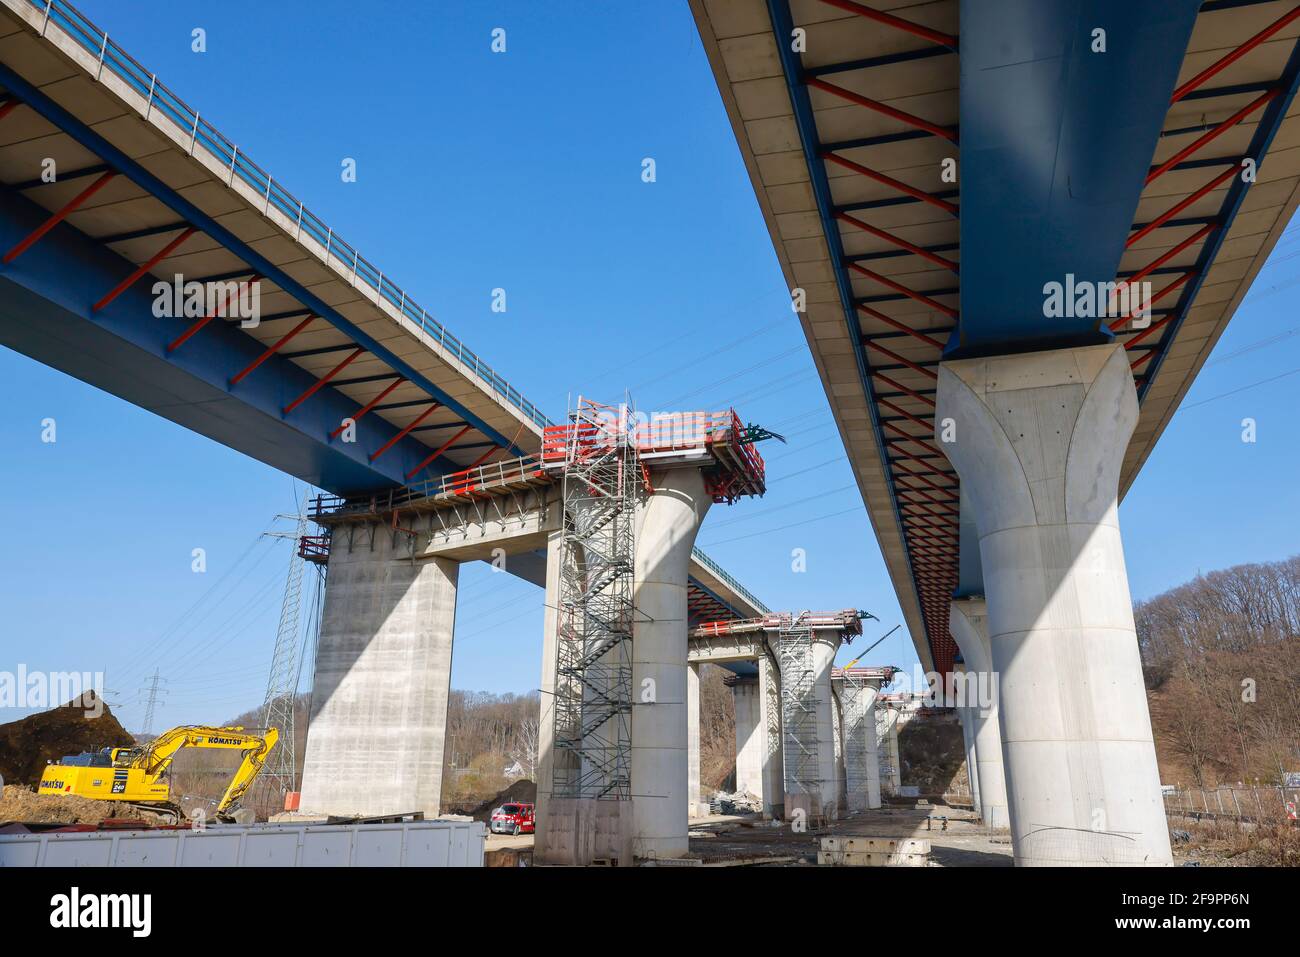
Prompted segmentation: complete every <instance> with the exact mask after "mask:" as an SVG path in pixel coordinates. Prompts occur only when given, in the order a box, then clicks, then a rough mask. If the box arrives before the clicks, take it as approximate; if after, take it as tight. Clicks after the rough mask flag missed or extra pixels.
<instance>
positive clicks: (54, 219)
mask: <svg viewBox="0 0 1300 957" xmlns="http://www.w3.org/2000/svg"><path fill="white" fill-rule="evenodd" d="M116 175H117V172H116V171H115V170H109V171H108V172H107V173H104V174H102V175H101V176H100V177H99V179H97V180H95V181H94V182H93V183H91V184H90V185H89V186H87V187H86V188H85V189H83V190H82V191H81V192H80V193H78V194H77V195H76V196H74V197H72V199H71V200H70V201H69V202H68V204H67V205H66V206H64V207H63V208H62V209H60V210H59V211H58V212H57V213H55V214H54V215H53V216H51V217H50V218H49V219H47V220H46V221H45V222H43V223H41V224H40V225H39V226H37V227H36V228H35V229H34V230H32V232H31V233H30V234H28V236H27V238H26V239H24V240H22V241H21V242H19V243H18V245H16V246H15V247H14V248H13V249H11V250H9V252H7V253H5V255H4V262H6V263H11V262H13V261H14V260H15V259H17V258H18V257H19V256H21V255H22V254H23V253H25V252H27V250H28V249H30V248H31V247H32V246H34V245H35V244H36V242H37V240H39V239H40V238H41V237H42V236H44V235H45V234H46V233H48V232H49V231H50V230H51V229H53V228H54V227H55V226H57V225H59V223H61V222H63V220H64V219H66V218H67V216H68V214H69V213H72V212H75V211H76V209H77V207H78V206H80V205H81V204H82V203H84V202H85V201H86V200H88V199H90V197H92V196H94V195H95V194H96V193H98V192H99V191H100V190H101V189H103V188H104V187H105V186H107V185H108V184H109V182H110V181H111V180H112V179H113V177H114V176H116Z"/></svg>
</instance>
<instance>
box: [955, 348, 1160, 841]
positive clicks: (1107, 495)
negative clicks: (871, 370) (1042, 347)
mask: <svg viewBox="0 0 1300 957" xmlns="http://www.w3.org/2000/svg"><path fill="white" fill-rule="evenodd" d="M1137 415H1138V405H1137V396H1136V392H1135V390H1134V386H1133V377H1132V373H1131V371H1130V369H1129V364H1128V360H1127V359H1126V358H1125V354H1124V349H1123V348H1122V347H1121V346H1119V345H1102V346H1087V347H1080V348H1074V349H1061V350H1053V351H1047V352H1034V353H1026V354H1021V355H1013V356H999V357H994V358H985V359H961V360H955V361H950V362H945V363H943V364H942V365H941V366H940V368H939V381H938V402H937V408H936V412H935V426H936V429H935V431H936V438H937V439H938V440H939V441H941V442H943V447H944V451H945V452H946V453H947V455H948V458H949V459H950V460H951V461H952V463H953V465H954V467H955V468H956V470H957V473H958V475H959V476H960V480H961V484H962V490H963V492H965V493H966V494H968V495H969V496H970V501H971V504H972V510H973V512H974V519H975V524H976V528H977V531H978V536H979V553H980V560H981V564H982V566H983V585H984V595H985V599H986V601H987V609H988V635H989V644H990V652H991V669H992V671H993V672H996V673H997V675H998V686H999V714H998V718H999V721H1000V724H1001V732H1002V754H1003V767H1004V773H1005V779H1006V790H1007V801H1008V813H1009V819H1010V826H1011V834H1012V846H1013V850H1014V854H1015V859H1016V863H1017V864H1020V865H1165V864H1169V863H1170V862H1171V860H1172V855H1171V853H1170V846H1169V834H1168V830H1167V825H1166V821H1165V813H1164V807H1163V804H1162V800H1161V795H1160V782H1159V773H1158V769H1157V766H1156V755H1155V746H1154V744H1153V742H1152V736H1151V720H1150V715H1149V714H1148V711H1147V700H1146V692H1145V688H1144V685H1143V680H1142V667H1141V661H1140V659H1139V655H1138V646H1137V637H1136V629H1135V627H1134V624H1133V608H1132V602H1131V599H1130V596H1129V588H1128V578H1127V574H1126V571H1125V567H1124V550H1123V544H1122V541H1121V539H1120V530H1119V514H1118V480H1119V471H1120V465H1121V462H1122V460H1123V457H1124V452H1125V449H1126V448H1127V445H1128V440H1129V437H1130V435H1131V434H1132V432H1133V429H1134V426H1135V425H1136V422H1137ZM945 432H946V433H947V435H946V437H945ZM981 783H982V782H981Z"/></svg>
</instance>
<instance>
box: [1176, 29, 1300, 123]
mask: <svg viewBox="0 0 1300 957" xmlns="http://www.w3.org/2000/svg"><path fill="white" fill-rule="evenodd" d="M1297 17H1300V6H1297V7H1294V8H1293V9H1292V10H1291V12H1290V13H1284V14H1282V16H1280V17H1278V18H1277V19H1276V20H1274V21H1273V22H1272V23H1271V24H1269V25H1268V26H1266V27H1265V28H1264V29H1263V30H1260V31H1259V33H1256V34H1255V35H1254V36H1253V37H1251V38H1250V39H1249V40H1247V41H1246V42H1245V43H1243V44H1242V45H1241V46H1239V47H1237V49H1235V50H1233V51H1232V52H1231V53H1228V54H1225V55H1224V56H1221V57H1219V59H1218V60H1216V61H1215V62H1214V63H1211V64H1210V65H1209V66H1207V67H1206V68H1205V69H1204V70H1202V71H1201V72H1200V73H1198V74H1196V76H1194V77H1192V78H1191V79H1190V80H1188V81H1187V82H1186V83H1184V84H1183V85H1182V86H1180V87H1179V88H1178V89H1176V90H1174V95H1173V96H1172V97H1170V99H1169V105H1170V106H1173V105H1174V104H1175V103H1177V102H1178V101H1179V100H1181V99H1182V98H1183V97H1185V96H1186V95H1187V94H1188V93H1191V92H1192V91H1193V90H1194V89H1196V88H1197V87H1198V86H1200V85H1201V84H1202V83H1204V82H1205V81H1206V80H1208V79H1209V78H1210V77H1212V76H1216V75H1217V74H1219V73H1222V72H1223V71H1224V69H1226V68H1227V67H1229V66H1231V65H1232V64H1233V63H1235V62H1236V61H1237V60H1239V59H1241V58H1242V57H1243V56H1245V55H1246V54H1247V53H1249V52H1250V51H1251V50H1253V49H1255V47H1257V46H1259V45H1260V44H1261V43H1263V42H1264V41H1265V40H1267V39H1268V38H1269V37H1271V36H1272V35H1273V34H1275V33H1277V32H1278V31H1279V30H1281V29H1283V28H1285V27H1286V26H1287V24H1289V23H1290V22H1291V21H1292V20H1294V19H1296V18H1297Z"/></svg>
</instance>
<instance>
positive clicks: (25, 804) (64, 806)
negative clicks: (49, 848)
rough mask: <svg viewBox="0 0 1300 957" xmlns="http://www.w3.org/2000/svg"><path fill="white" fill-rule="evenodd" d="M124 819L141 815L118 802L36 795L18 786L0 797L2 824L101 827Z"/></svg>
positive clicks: (0, 819)
mask: <svg viewBox="0 0 1300 957" xmlns="http://www.w3.org/2000/svg"><path fill="white" fill-rule="evenodd" d="M123 816H127V817H131V816H134V817H139V814H137V813H134V812H132V811H131V810H130V809H128V808H125V807H123V805H121V804H120V803H117V802H115V801H92V800H90V799H89V798H83V797H77V796H76V795H74V794H37V793H36V792H35V791H33V790H32V789H31V788H25V787H22V786H21V785H17V784H6V785H5V789H4V795H3V796H2V797H0V822H8V821H22V822H24V823H27V824H98V823H99V822H100V821H102V820H104V819H105V818H110V817H123Z"/></svg>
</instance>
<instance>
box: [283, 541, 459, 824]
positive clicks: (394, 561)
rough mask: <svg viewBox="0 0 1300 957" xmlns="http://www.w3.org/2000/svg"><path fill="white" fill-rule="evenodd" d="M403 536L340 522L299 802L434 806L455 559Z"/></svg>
mask: <svg viewBox="0 0 1300 957" xmlns="http://www.w3.org/2000/svg"><path fill="white" fill-rule="evenodd" d="M411 541H412V539H411V537H410V536H409V535H407V534H406V533H404V532H394V531H393V530H392V529H390V528H386V527H384V526H380V525H372V526H360V527H355V528H352V529H348V528H343V527H340V528H337V529H335V532H334V537H333V541H332V542H331V545H330V557H329V574H328V577H327V578H326V584H325V604H324V609H323V611H322V614H321V626H320V637H319V639H318V647H317V652H316V672H315V680H314V684H313V686H312V687H313V690H312V707H311V716H310V724H309V726H308V731H307V746H306V753H305V756H304V761H303V776H302V801H301V807H302V810H303V811H304V812H307V813H322V814H357V815H367V816H371V815H379V814H392V813H399V812H407V811H423V812H424V813H425V815H426V816H427V817H436V816H437V815H438V812H439V808H440V799H441V792H442V768H443V744H444V739H445V736H446V728H447V696H448V693H449V692H450V690H451V651H452V631H453V627H454V625H455V620H456V584H457V578H458V573H459V569H460V566H459V564H458V563H456V562H454V561H450V560H448V559H442V558H431V559H420V560H416V559H414V558H413V557H412V556H411Z"/></svg>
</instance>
